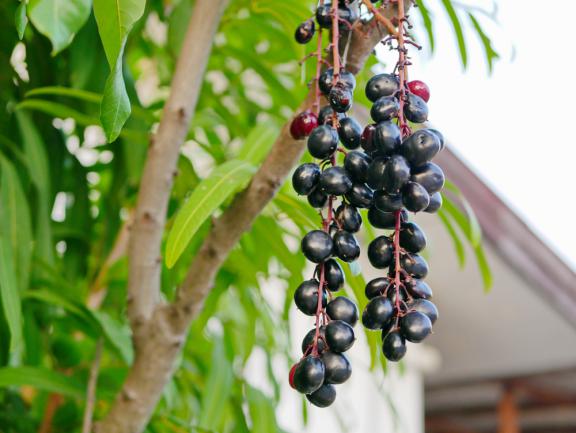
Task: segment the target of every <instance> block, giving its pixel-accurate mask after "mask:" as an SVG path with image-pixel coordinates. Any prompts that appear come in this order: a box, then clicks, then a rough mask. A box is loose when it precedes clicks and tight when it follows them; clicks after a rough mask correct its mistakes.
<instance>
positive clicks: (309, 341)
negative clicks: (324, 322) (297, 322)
mask: <svg viewBox="0 0 576 433" xmlns="http://www.w3.org/2000/svg"><path fill="white" fill-rule="evenodd" d="M325 331H326V327H325V326H321V327H320V335H319V337H322V338H318V353H320V354H322V353H324V352H325V351H326V348H327V347H328V346H326V342H325V341H324V340H325ZM315 336H316V328H312V329H311V330H310V331H308V333H307V334H306V335H305V336H304V339H303V340H302V353H306V352H307V351H308V350H309V349H310V348H311V347H312V345H313V344H314V337H315Z"/></svg>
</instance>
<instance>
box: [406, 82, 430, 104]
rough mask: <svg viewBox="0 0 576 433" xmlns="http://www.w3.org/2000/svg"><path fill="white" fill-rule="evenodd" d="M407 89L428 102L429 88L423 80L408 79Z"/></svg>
mask: <svg viewBox="0 0 576 433" xmlns="http://www.w3.org/2000/svg"><path fill="white" fill-rule="evenodd" d="M408 90H410V93H413V94H414V95H416V96H419V97H420V98H422V99H423V100H424V102H428V101H429V100H430V88H429V87H428V85H427V84H426V83H425V82H423V81H420V80H412V81H409V82H408Z"/></svg>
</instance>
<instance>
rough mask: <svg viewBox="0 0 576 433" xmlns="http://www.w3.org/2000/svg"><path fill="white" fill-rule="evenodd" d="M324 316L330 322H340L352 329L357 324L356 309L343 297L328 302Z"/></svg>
mask: <svg viewBox="0 0 576 433" xmlns="http://www.w3.org/2000/svg"><path fill="white" fill-rule="evenodd" d="M326 314H328V317H330V319H331V320H342V321H344V322H346V323H348V324H349V325H350V326H352V327H353V326H354V325H356V322H358V307H357V306H356V304H355V303H354V302H352V301H351V300H350V299H348V298H346V297H344V296H339V297H337V298H334V299H332V300H331V301H330V302H328V305H327V306H326Z"/></svg>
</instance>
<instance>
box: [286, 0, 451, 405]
mask: <svg viewBox="0 0 576 433" xmlns="http://www.w3.org/2000/svg"><path fill="white" fill-rule="evenodd" d="M352 3H353V2H348V1H338V2H335V1H334V2H332V3H328V4H324V2H323V1H320V3H319V5H318V7H317V9H316V15H315V20H314V19H312V18H311V19H309V20H307V21H306V22H304V23H302V24H301V25H300V26H299V27H298V28H297V30H296V33H295V38H296V40H297V42H299V43H303V44H304V43H308V42H310V41H312V40H313V39H314V36H316V49H315V51H314V53H313V54H312V55H311V56H308V57H313V58H315V59H316V75H315V78H314V80H313V86H314V93H315V99H314V103H313V106H312V109H311V110H306V111H304V112H302V113H300V114H298V115H297V116H296V117H295V118H294V120H293V121H292V124H291V127H290V132H291V134H292V136H293V137H294V138H295V139H299V140H300V139H306V140H307V148H308V152H309V153H310V155H311V156H313V157H314V158H315V159H316V162H313V163H305V164H302V165H301V166H299V167H298V168H297V169H296V170H295V171H294V174H293V177H292V185H293V187H294V190H295V191H296V192H297V193H298V194H299V195H305V196H307V199H308V202H309V204H310V205H311V206H312V207H314V208H316V209H318V212H319V215H320V219H321V226H320V228H319V229H317V230H313V231H311V232H309V233H308V234H306V235H305V236H304V238H303V239H302V243H301V248H302V252H303V254H304V255H305V256H306V258H307V259H308V260H310V261H311V262H313V263H315V264H316V267H315V270H314V273H313V275H312V278H311V279H309V280H307V281H304V282H303V283H302V284H301V285H300V286H299V287H298V288H297V289H296V291H295V294H294V302H295V303H296V306H297V307H298V309H299V310H300V311H301V312H303V313H304V314H306V315H309V316H313V317H315V326H314V328H313V329H311V330H310V331H309V332H308V334H307V335H306V336H305V337H304V340H303V342H302V352H303V355H302V357H301V359H300V360H299V361H298V362H297V363H296V364H295V365H294V366H293V367H292V369H291V370H290V375H289V381H290V385H291V386H292V387H293V388H295V389H296V390H297V391H299V392H301V393H303V394H305V395H306V397H307V399H308V400H309V401H310V402H311V403H312V404H314V405H316V406H319V407H326V406H329V405H331V404H332V403H333V402H334V400H335V398H336V389H335V387H334V385H336V384H340V383H343V382H345V381H346V380H347V379H348V378H349V377H350V375H351V372H352V370H351V366H350V362H349V360H348V358H347V357H346V355H345V352H346V351H347V350H349V349H350V348H351V347H352V345H353V343H354V340H355V336H354V326H355V325H356V323H357V321H358V318H359V317H358V316H359V314H358V308H357V306H356V305H355V304H354V302H353V301H352V300H350V299H348V298H346V297H344V296H338V297H336V296H334V293H336V292H338V291H339V290H340V289H341V288H342V287H343V285H344V283H345V278H344V272H343V270H342V267H341V264H340V263H339V262H340V261H342V262H348V263H350V262H354V261H355V260H357V259H358V257H359V255H360V246H359V244H358V241H357V239H356V237H355V235H354V234H355V233H357V232H358V231H359V230H360V227H361V225H362V217H361V215H360V213H359V211H358V209H359V208H367V209H368V220H369V222H370V224H372V225H373V226H374V227H376V228H381V229H391V230H393V233H392V234H391V235H388V236H379V237H377V238H376V239H374V240H373V241H372V242H371V243H370V245H369V247H368V257H369V260H370V262H371V264H372V265H373V266H374V267H376V268H378V269H387V272H386V275H384V276H382V277H379V278H376V279H374V280H372V281H370V282H369V283H368V284H367V286H366V295H367V297H368V298H369V299H370V301H369V303H368V304H367V307H366V309H365V310H364V312H363V314H362V322H363V324H364V326H366V327H367V328H369V329H373V330H376V329H379V330H382V336H383V352H384V355H385V356H386V358H388V359H390V360H393V361H398V360H399V359H401V358H402V357H403V356H404V354H405V352H406V343H405V341H406V340H408V341H412V342H419V341H422V340H423V339H424V338H425V337H426V336H427V335H428V334H430V332H431V328H432V323H433V322H434V321H435V320H436V318H437V316H438V312H437V310H436V308H435V307H434V305H433V304H432V303H431V302H430V301H429V300H428V298H430V296H431V290H430V287H429V286H428V285H427V284H426V283H425V282H424V281H423V278H424V277H425V276H426V274H427V273H428V265H427V263H426V262H425V260H424V259H423V258H422V257H421V256H420V255H419V254H418V253H419V252H421V251H422V249H423V248H424V247H425V245H426V237H425V235H424V233H423V231H422V230H421V229H420V228H419V227H418V225H416V224H415V223H413V222H411V221H409V217H408V212H419V211H426V212H434V211H436V210H437V209H438V208H439V207H440V206H441V204H442V198H441V195H440V193H439V191H440V189H441V188H442V186H443V184H444V175H443V173H442V170H441V169H440V168H439V167H438V166H437V165H435V164H433V163H432V162H430V161H431V159H432V158H433V157H434V156H435V155H436V154H437V153H438V152H439V151H440V150H441V148H442V147H443V139H442V136H441V135H440V133H439V132H437V131H435V130H432V129H420V130H418V131H416V132H414V133H412V131H411V128H410V126H409V124H408V122H412V123H423V122H425V121H426V120H427V117H428V108H427V105H426V102H427V101H428V98H429V96H430V95H429V91H428V87H427V86H426V85H425V84H424V83H422V82H420V81H412V82H408V81H407V66H408V65H409V61H408V56H407V50H406V46H407V45H408V44H412V45H416V44H415V43H414V42H413V41H412V40H411V39H409V38H408V34H407V29H406V27H407V19H406V17H405V15H404V5H403V4H402V2H399V3H397V2H390V3H395V4H397V9H398V15H397V17H396V22H397V24H398V25H397V30H396V29H395V28H394V26H392V25H391V23H390V21H389V20H387V19H386V18H384V16H383V15H381V14H380V10H379V9H376V7H375V6H374V5H373V4H372V2H369V1H363V3H364V5H365V7H366V8H367V9H368V11H369V13H371V14H372V15H373V16H374V17H375V18H376V19H378V20H385V22H386V24H387V28H388V29H391V30H393V33H392V34H391V35H390V36H388V37H387V38H386V40H385V41H383V42H385V43H386V44H388V45H389V46H390V47H391V48H393V49H395V50H397V51H398V53H399V58H398V62H397V64H396V67H395V68H394V71H393V72H392V73H390V74H380V75H376V76H374V77H373V78H372V79H370V80H369V82H368V83H367V85H366V95H367V97H368V99H369V100H370V101H372V102H373V106H372V108H371V116H372V119H373V120H374V124H370V125H368V126H366V128H364V129H363V128H362V127H361V126H360V124H359V123H358V122H357V121H356V120H355V119H354V118H352V117H351V116H349V115H348V111H349V110H350V108H351V107H352V94H353V91H354V88H355V86H356V80H355V78H354V75H353V74H351V73H350V72H348V71H346V68H345V66H346V59H345V58H344V59H342V58H341V55H340V51H339V40H340V37H341V35H343V34H349V33H350V32H351V31H353V30H354V23H355V22H356V21H357V20H358V18H359V17H358V13H357V12H358V11H359V8H358V5H357V4H356V5H354V7H352ZM324 32H326V33H329V35H330V39H329V43H328V44H327V48H326V51H327V52H328V53H329V55H328V56H327V59H329V60H326V59H324V46H323V33H324ZM323 101H325V102H324V104H323ZM339 161H341V162H342V164H341V165H339V163H338V162H339Z"/></svg>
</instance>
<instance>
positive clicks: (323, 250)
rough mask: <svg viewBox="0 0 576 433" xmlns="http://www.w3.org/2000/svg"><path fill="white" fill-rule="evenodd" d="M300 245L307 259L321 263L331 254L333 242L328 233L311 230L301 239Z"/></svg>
mask: <svg viewBox="0 0 576 433" xmlns="http://www.w3.org/2000/svg"><path fill="white" fill-rule="evenodd" d="M301 247H302V252H303V253H304V255H305V256H306V258H307V259H308V260H310V261H311V262H314V263H321V262H323V261H324V260H326V259H327V258H328V257H330V255H331V254H332V249H333V248H334V242H333V241H332V238H331V237H330V235H329V234H328V233H326V232H323V231H322V230H312V231H311V232H309V233H307V234H306V236H304V239H302V244H301Z"/></svg>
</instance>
